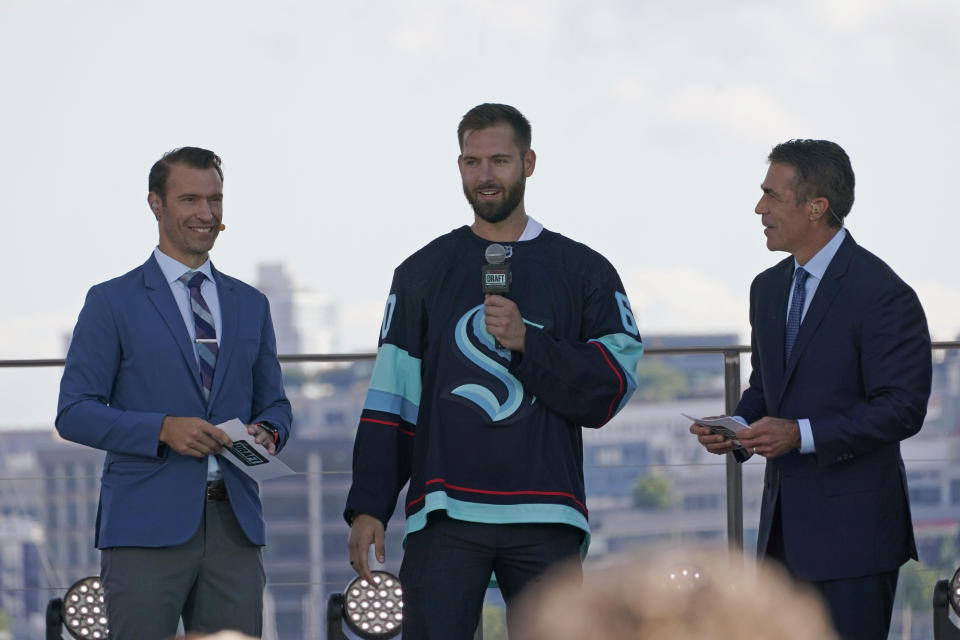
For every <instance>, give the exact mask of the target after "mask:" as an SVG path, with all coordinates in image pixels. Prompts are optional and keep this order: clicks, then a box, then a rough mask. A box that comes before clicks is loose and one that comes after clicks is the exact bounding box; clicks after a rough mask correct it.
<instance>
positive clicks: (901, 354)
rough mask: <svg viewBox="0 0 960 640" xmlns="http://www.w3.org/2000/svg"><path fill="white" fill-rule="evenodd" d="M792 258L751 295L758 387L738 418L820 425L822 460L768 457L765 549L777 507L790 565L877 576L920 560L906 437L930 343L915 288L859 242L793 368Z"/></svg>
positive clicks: (803, 336)
mask: <svg viewBox="0 0 960 640" xmlns="http://www.w3.org/2000/svg"><path fill="white" fill-rule="evenodd" d="M793 262H794V261H793V258H792V257H790V258H787V259H786V260H784V261H782V262H780V263H779V264H777V265H776V266H774V267H772V268H770V269H768V270H766V271H764V272H763V273H761V274H760V275H759V276H757V277H756V279H755V280H754V281H753V284H752V286H751V288H750V324H751V327H752V329H753V335H752V346H753V353H752V356H751V358H752V360H751V361H752V365H753V372H752V373H751V375H750V384H749V387H748V388H747V390H746V391H745V392H744V394H743V397H742V398H741V400H740V404H739V405H738V406H737V410H736V414H737V415H740V416H743V417H744V418H745V419H746V420H747V421H748V422H751V423H752V422H754V421H755V420H758V419H759V418H762V417H763V416H774V417H779V418H788V419H797V418H809V419H810V423H811V426H812V429H813V437H814V442H815V446H816V453H813V454H806V455H802V454H800V453H799V451H797V450H794V451H791V452H790V453H788V454H786V455H784V456H782V457H780V458H775V459H772V460H768V461H767V466H766V473H765V478H764V488H763V503H762V506H761V512H760V528H759V533H758V541H757V546H758V552H759V553H760V554H761V555H763V554H764V553H765V552H766V549H767V543H768V541H769V537H770V528H771V524H772V522H773V515H774V508H775V507H776V504H777V499H778V498H779V500H780V509H781V516H782V523H783V537H784V546H785V551H786V556H787V557H786V560H787V564H788V566H789V567H790V569H791V570H792V571H794V572H795V573H796V574H797V575H798V577H800V578H802V579H804V580H810V581H819V580H832V579H838V578H849V577H857V576H864V575H872V574H877V573H881V572H885V571H891V570H893V569H896V568H897V567H899V566H900V565H902V564H903V563H904V562H906V561H907V559H908V557H912V558H916V557H917V552H916V547H915V544H914V539H913V526H912V523H911V518H910V503H909V499H908V493H907V479H906V472H905V471H904V467H903V459H902V458H901V456H900V441H901V440H903V439H905V438H909V437H910V436H912V435H914V434H915V433H917V432H918V431H919V430H920V427H921V425H922V424H923V418H924V416H925V414H926V408H927V399H928V398H929V395H930V383H931V353H930V336H929V333H928V332H927V321H926V318H925V317H924V313H923V308H922V307H921V306H920V301H919V300H918V299H917V296H916V294H915V293H914V292H913V290H912V289H911V288H910V287H909V286H907V285H906V283H904V282H903V281H902V280H901V279H900V278H899V277H898V276H897V275H896V274H895V273H894V272H893V271H892V270H891V269H890V267H888V266H887V265H886V264H884V263H883V262H882V261H881V260H880V259H879V258H877V257H876V256H874V255H873V254H871V253H870V252H868V251H866V250H865V249H863V248H862V247H860V246H859V245H857V244H856V242H854V240H853V238H852V236H850V235H849V234H848V235H847V237H846V238H845V239H844V241H843V243H842V244H841V246H840V248H839V250H838V251H837V253H836V255H835V256H834V258H833V260H832V261H831V262H830V266H829V267H828V268H827V270H826V273H825V274H824V277H823V280H822V281H821V282H820V285H819V287H818V288H817V291H816V294H815V295H814V297H813V300H812V301H811V303H810V306H809V308H808V310H807V314H806V316H805V317H804V320H803V324H802V325H801V326H800V332H799V334H798V335H797V339H796V342H795V343H794V347H793V351H792V353H791V355H790V360H789V362H784V333H785V325H786V309H787V295H788V294H789V291H790V282H791V278H792V276H793Z"/></svg>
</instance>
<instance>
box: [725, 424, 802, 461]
mask: <svg viewBox="0 0 960 640" xmlns="http://www.w3.org/2000/svg"><path fill="white" fill-rule="evenodd" d="M737 438H738V439H739V440H740V442H741V443H742V444H743V446H744V447H746V448H747V450H748V451H751V452H753V453H757V454H760V455H761V456H763V457H764V458H779V457H780V456H782V455H784V454H787V453H790V452H791V451H793V450H794V449H798V448H800V424H799V423H798V422H797V421H796V420H784V419H783V418H771V417H770V416H766V417H763V418H760V419H759V420H757V421H756V422H754V423H753V424H751V425H750V428H749V429H744V430H742V431H739V432H738V433H737Z"/></svg>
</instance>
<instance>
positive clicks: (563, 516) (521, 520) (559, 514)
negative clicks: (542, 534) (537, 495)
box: [403, 491, 590, 557]
mask: <svg viewBox="0 0 960 640" xmlns="http://www.w3.org/2000/svg"><path fill="white" fill-rule="evenodd" d="M438 510H439V511H446V512H447V515H448V516H450V517H451V518H453V519H454V520H465V521H467V522H482V523H485V524H529V523H533V522H538V523H549V524H567V525H570V526H571V527H576V528H577V529H580V530H581V531H583V533H584V535H583V544H582V545H581V547H580V555H581V557H585V556H586V555H587V548H588V547H589V546H590V525H589V523H588V522H587V519H586V518H584V517H583V514H582V513H580V512H579V511H577V510H576V509H574V508H573V507H568V506H566V505H562V504H480V503H476V502H464V501H463V500H455V499H453V498H450V497H448V496H447V494H446V492H444V491H434V492H432V493H428V494H427V496H426V498H425V501H424V507H423V509H420V511H418V512H416V513H415V514H413V515H412V516H410V517H409V518H408V519H407V527H406V530H405V531H404V534H403V544H404V547H406V543H407V536H409V535H410V534H412V533H416V532H417V531H420V530H421V529H423V528H424V527H425V526H427V514H428V513H430V512H431V511H438Z"/></svg>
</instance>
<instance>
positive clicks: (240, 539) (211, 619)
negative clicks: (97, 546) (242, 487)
mask: <svg viewBox="0 0 960 640" xmlns="http://www.w3.org/2000/svg"><path fill="white" fill-rule="evenodd" d="M100 557H101V561H100V565H101V577H102V578H103V585H104V590H105V596H106V601H107V615H108V617H109V626H110V638H111V640H164V639H165V638H169V637H172V636H173V635H174V634H176V632H177V624H178V622H179V620H180V618H181V616H182V617H183V626H184V629H185V630H186V631H187V632H188V633H189V632H196V633H213V632H216V631H222V630H226V629H230V630H235V631H240V632H242V633H245V634H247V635H251V636H254V637H257V638H259V637H260V635H261V633H262V629H263V589H264V586H265V585H266V575H265V574H264V571H263V556H262V555H261V551H260V547H258V546H256V545H254V544H252V543H251V542H250V541H249V540H248V539H247V537H246V536H245V535H244V533H243V530H242V529H241V528H240V524H239V523H238V522H237V518H236V516H234V515H233V509H232V508H231V507H230V503H229V502H227V501H226V500H223V501H220V502H212V501H207V503H206V508H205V509H204V518H203V522H202V523H201V524H200V526H199V527H198V529H197V532H196V533H195V534H194V535H193V537H192V538H190V540H188V541H187V542H185V543H184V544H181V545H178V546H175V547H161V548H150V547H111V548H108V549H104V550H103V552H102V553H101V556H100Z"/></svg>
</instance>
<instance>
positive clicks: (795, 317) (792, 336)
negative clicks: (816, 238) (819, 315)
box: [784, 267, 810, 362]
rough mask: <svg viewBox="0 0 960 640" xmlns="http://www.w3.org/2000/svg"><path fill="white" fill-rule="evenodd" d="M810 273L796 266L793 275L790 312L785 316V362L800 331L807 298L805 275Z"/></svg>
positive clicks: (788, 358) (787, 360)
mask: <svg viewBox="0 0 960 640" xmlns="http://www.w3.org/2000/svg"><path fill="white" fill-rule="evenodd" d="M808 275H810V274H809V273H807V271H806V270H805V269H804V268H803V267H797V270H796V272H795V273H794V276H795V278H796V284H794V285H793V298H792V299H791V301H790V314H789V315H788V316H787V334H786V340H785V343H784V346H785V347H786V348H785V350H784V351H785V353H786V358H784V361H785V362H789V360H790V352H791V351H792V350H793V343H794V341H795V340H796V339H797V334H798V333H800V319H801V318H802V317H803V304H804V302H806V299H807V287H806V282H807V276H808Z"/></svg>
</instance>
